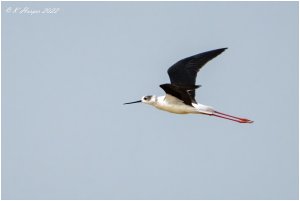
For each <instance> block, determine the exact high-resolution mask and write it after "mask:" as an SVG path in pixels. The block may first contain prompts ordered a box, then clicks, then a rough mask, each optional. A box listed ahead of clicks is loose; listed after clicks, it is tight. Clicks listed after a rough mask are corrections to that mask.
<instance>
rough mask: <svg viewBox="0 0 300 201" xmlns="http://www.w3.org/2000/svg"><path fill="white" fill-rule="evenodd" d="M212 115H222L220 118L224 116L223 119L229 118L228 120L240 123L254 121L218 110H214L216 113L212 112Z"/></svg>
mask: <svg viewBox="0 0 300 201" xmlns="http://www.w3.org/2000/svg"><path fill="white" fill-rule="evenodd" d="M211 115H212V116H215V117H220V118H223V119H228V120H231V121H235V122H239V123H253V121H251V120H249V119H245V118H240V117H235V116H232V115H228V114H224V113H221V112H218V111H214V113H213V114H211Z"/></svg>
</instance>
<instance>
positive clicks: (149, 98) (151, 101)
mask: <svg viewBox="0 0 300 201" xmlns="http://www.w3.org/2000/svg"><path fill="white" fill-rule="evenodd" d="M141 101H142V102H143V103H146V104H149V105H153V104H154V103H156V101H157V97H156V96H155V95H153V96H143V97H142V99H141Z"/></svg>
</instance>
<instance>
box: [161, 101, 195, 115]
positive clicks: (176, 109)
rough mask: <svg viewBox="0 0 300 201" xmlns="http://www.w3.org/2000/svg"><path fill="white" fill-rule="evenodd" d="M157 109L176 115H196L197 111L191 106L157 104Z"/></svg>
mask: <svg viewBox="0 0 300 201" xmlns="http://www.w3.org/2000/svg"><path fill="white" fill-rule="evenodd" d="M155 107H156V108H157V109H160V110H164V111H168V112H171V113H176V114H188V113H198V110H197V109H196V108H194V107H192V106H189V105H185V104H176V105H174V104H167V103H166V104H157V105H155Z"/></svg>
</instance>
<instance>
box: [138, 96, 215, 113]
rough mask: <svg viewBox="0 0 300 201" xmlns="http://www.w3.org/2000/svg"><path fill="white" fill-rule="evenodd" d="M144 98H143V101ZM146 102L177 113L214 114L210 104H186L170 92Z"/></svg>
mask: <svg viewBox="0 0 300 201" xmlns="http://www.w3.org/2000/svg"><path fill="white" fill-rule="evenodd" d="M143 100H144V99H142V101H143ZM143 102H144V103H146V104H149V105H152V106H154V107H156V108H157V109H160V110H164V111H167V112H171V113H176V114H189V113H192V114H208V115H209V114H213V112H214V110H213V108H212V107H210V106H206V105H202V104H199V103H198V104H195V103H192V105H193V106H190V105H186V104H184V102H183V101H182V100H180V99H178V98H176V97H174V96H171V95H169V94H167V95H165V96H159V97H156V96H152V97H151V99H150V100H147V101H143Z"/></svg>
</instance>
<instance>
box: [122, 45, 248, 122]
mask: <svg viewBox="0 0 300 201" xmlns="http://www.w3.org/2000/svg"><path fill="white" fill-rule="evenodd" d="M226 49H227V48H220V49H216V50H211V51H207V52H203V53H200V54H196V55H194V56H191V57H187V58H185V59H182V60H180V61H178V62H177V63H175V64H174V65H172V66H171V67H170V68H169V69H168V74H169V77H170V81H171V84H161V85H160V87H161V88H162V89H163V90H164V91H165V92H166V95H165V96H158V97H157V96H155V95H153V96H143V97H142V98H141V100H138V101H133V102H128V103H124V105H125V104H132V103H141V102H142V103H146V104H148V105H152V106H154V107H156V108H158V109H160V110H164V111H168V112H171V113H176V114H189V113H191V114H205V115H210V116H215V117H219V118H223V119H228V120H231V121H235V122H239V123H253V121H251V120H249V119H246V118H240V117H235V116H232V115H228V114H225V113H221V112H218V111H216V110H215V109H214V108H213V107H211V106H206V105H202V104H200V103H197V101H196V99H195V91H196V89H197V88H199V87H200V85H196V77H197V73H198V72H199V70H200V69H201V68H202V67H203V66H204V65H205V64H206V63H207V62H208V61H210V60H212V59H213V58H215V57H216V56H218V55H219V54H221V53H222V52H223V51H224V50H226Z"/></svg>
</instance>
